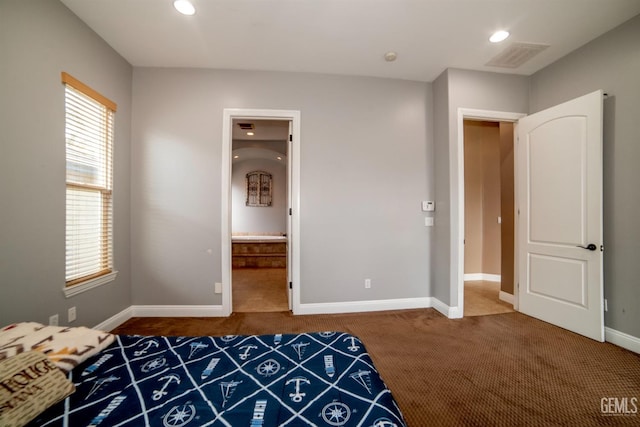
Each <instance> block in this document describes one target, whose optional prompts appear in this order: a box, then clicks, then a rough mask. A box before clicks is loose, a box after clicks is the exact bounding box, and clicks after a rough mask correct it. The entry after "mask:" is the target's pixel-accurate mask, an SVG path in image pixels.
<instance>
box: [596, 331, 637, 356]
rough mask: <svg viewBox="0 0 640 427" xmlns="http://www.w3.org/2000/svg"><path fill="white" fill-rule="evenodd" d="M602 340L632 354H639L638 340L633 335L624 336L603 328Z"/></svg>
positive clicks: (618, 332) (622, 333)
mask: <svg viewBox="0 0 640 427" xmlns="http://www.w3.org/2000/svg"><path fill="white" fill-rule="evenodd" d="M604 339H605V341H607V342H610V343H611V344H615V345H617V346H620V347H622V348H626V349H627V350H630V351H633V352H634V353H638V354H640V338H638V337H634V336H633V335H629V334H625V333H624V332H620V331H617V330H615V329H611V328H608V327H606V326H605V328H604Z"/></svg>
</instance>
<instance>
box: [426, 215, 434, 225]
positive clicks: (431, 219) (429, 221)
mask: <svg viewBox="0 0 640 427" xmlns="http://www.w3.org/2000/svg"><path fill="white" fill-rule="evenodd" d="M424 226H425V227H433V217H432V216H428V217H426V218H425V219H424Z"/></svg>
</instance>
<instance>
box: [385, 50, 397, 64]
mask: <svg viewBox="0 0 640 427" xmlns="http://www.w3.org/2000/svg"><path fill="white" fill-rule="evenodd" d="M397 58H398V54H397V53H395V52H387V53H385V54H384V60H385V61H387V62H393V61H395V60H396V59H397Z"/></svg>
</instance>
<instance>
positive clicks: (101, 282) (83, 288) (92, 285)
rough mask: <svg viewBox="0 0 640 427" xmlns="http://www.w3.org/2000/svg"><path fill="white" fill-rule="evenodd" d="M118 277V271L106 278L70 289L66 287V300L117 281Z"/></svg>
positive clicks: (105, 276) (92, 280)
mask: <svg viewBox="0 0 640 427" xmlns="http://www.w3.org/2000/svg"><path fill="white" fill-rule="evenodd" d="M117 275H118V272H117V271H112V272H111V273H109V274H105V275H104V276H100V277H96V278H95V279H90V280H87V281H86V282H83V283H80V284H78V285H73V286H69V287H65V288H64V289H63V290H62V291H63V292H64V296H65V297H66V298H71V297H72V296H74V295H78V294H81V293H82V292H86V291H88V290H90V289H93V288H97V287H98V286H102V285H106V284H107V283H111V282H113V281H114V280H116V276H117Z"/></svg>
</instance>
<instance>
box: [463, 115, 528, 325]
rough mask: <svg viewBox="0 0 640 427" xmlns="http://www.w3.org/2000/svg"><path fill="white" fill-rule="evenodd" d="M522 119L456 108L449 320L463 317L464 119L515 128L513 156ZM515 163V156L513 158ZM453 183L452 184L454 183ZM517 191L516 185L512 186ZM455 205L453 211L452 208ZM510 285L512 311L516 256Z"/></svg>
mask: <svg viewBox="0 0 640 427" xmlns="http://www.w3.org/2000/svg"><path fill="white" fill-rule="evenodd" d="M524 116H526V114H523V113H510V112H505V111H492V110H477V109H471V108H458V120H457V125H458V126H457V128H458V141H457V148H458V150H457V158H456V159H455V160H456V161H455V164H454V168H453V171H452V174H451V175H452V176H455V177H456V178H457V188H454V189H455V190H456V191H454V193H453V194H454V195H457V199H456V198H455V197H452V200H451V203H452V205H453V209H452V210H451V211H452V213H453V215H455V213H454V212H457V218H455V217H454V218H453V219H454V221H452V225H453V232H452V233H451V265H452V268H451V272H452V277H451V295H452V296H453V295H457V296H458V306H457V307H452V310H451V313H452V315H451V316H450V317H452V318H454V317H455V318H459V317H463V316H464V232H465V230H464V121H465V119H471V120H483V121H488V122H512V123H515V124H516V125H515V126H514V130H513V131H514V136H513V138H514V153H515V140H516V139H515V138H516V135H517V123H518V119H520V118H521V117H524ZM514 163H515V156H514ZM516 166H517V165H516V164H514V179H515V184H517V181H518V170H517V169H516ZM454 182H456V181H455V180H454ZM514 189H517V186H515V187H514ZM514 196H515V198H514V200H516V204H515V206H514V208H515V209H516V212H515V213H516V215H514V219H515V220H514V251H515V249H516V248H517V247H518V234H517V230H518V227H517V224H518V215H517V200H518V197H517V194H515V195H514ZM456 205H457V210H456V209H455V207H456ZM514 263H515V265H514V276H515V277H514V282H513V297H514V305H513V308H514V309H515V310H517V309H518V287H517V277H518V257H515V256H514Z"/></svg>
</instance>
